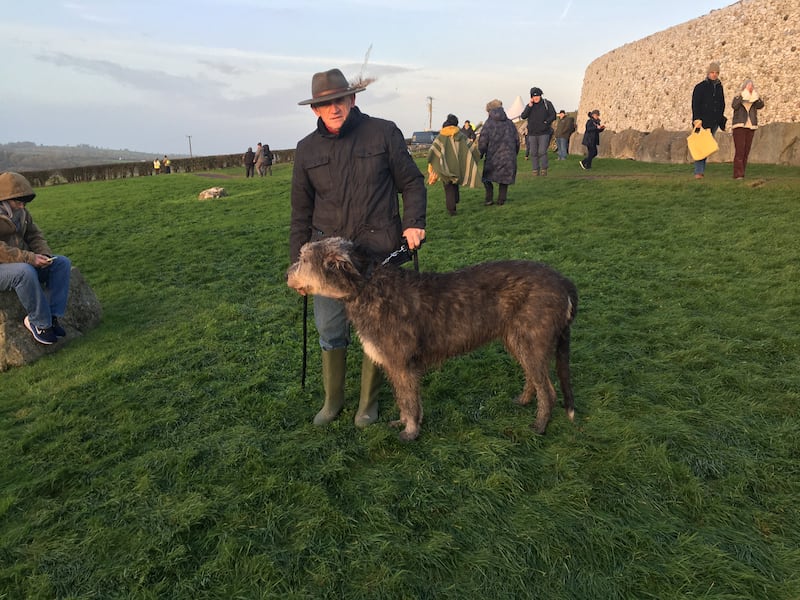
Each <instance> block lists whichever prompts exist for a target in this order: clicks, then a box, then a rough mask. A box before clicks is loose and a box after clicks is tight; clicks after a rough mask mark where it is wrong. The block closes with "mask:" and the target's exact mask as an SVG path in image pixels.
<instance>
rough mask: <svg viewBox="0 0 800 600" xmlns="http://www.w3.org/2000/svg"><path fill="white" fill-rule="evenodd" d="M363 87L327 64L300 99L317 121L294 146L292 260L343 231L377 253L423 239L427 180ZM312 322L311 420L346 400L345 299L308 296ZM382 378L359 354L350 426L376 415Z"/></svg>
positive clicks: (335, 411) (327, 415) (334, 412)
mask: <svg viewBox="0 0 800 600" xmlns="http://www.w3.org/2000/svg"><path fill="white" fill-rule="evenodd" d="M366 87H367V86H366V84H350V83H349V82H348V81H347V79H346V78H345V76H344V75H343V74H342V72H341V71H340V70H339V69H331V70H329V71H324V72H321V73H316V74H314V76H313V78H312V80H311V94H312V97H311V98H310V99H308V100H304V101H302V102H300V103H299V104H301V105H307V104H310V105H311V110H312V111H313V112H314V114H315V115H316V116H317V126H316V128H315V129H314V131H313V132H311V133H310V134H309V135H307V136H306V137H305V138H303V139H302V140H300V142H298V144H297V149H296V150H295V158H294V168H293V171H292V217H291V223H290V227H289V229H290V232H289V258H290V259H291V262H293V263H294V262H295V261H296V260H297V259H298V257H299V255H300V248H301V246H302V245H303V244H305V243H306V242H309V241H316V240H320V239H322V238H328V237H344V238H347V239H349V240H352V241H353V242H355V243H356V244H358V245H359V246H361V247H363V248H365V249H367V250H368V251H370V252H371V253H373V254H375V255H380V256H387V255H389V254H390V253H391V252H393V251H394V250H396V249H398V248H399V247H400V243H401V239H402V238H405V240H406V243H407V245H408V248H409V249H411V250H414V249H416V248H419V246H420V244H421V243H422V240H423V239H424V238H425V219H426V210H427V192H426V190H425V179H424V177H423V175H422V173H421V172H420V170H419V168H417V165H416V163H415V162H414V159H413V158H411V155H410V154H409V152H408V148H407V146H406V141H405V138H404V137H403V134H402V132H401V131H400V129H398V128H397V125H395V124H394V123H392V122H391V121H386V120H384V119H376V118H374V117H370V116H369V115H366V114H364V113H362V112H361V111H360V110H359V108H358V107H357V106H356V105H355V103H356V93H358V92H362V91H364V90H365V89H366ZM398 194H402V197H403V210H402V212H401V211H400V206H399V198H398ZM314 320H315V323H316V325H317V330H318V332H319V343H320V347H321V348H322V383H323V387H324V390H325V399H324V405H323V407H322V410H320V411H319V412H318V413H317V415H316V416H315V417H314V424H315V425H325V424H327V423H330V422H331V421H333V420H334V419H335V418H336V417H337V416H338V415H339V412H340V411H341V410H342V407H343V405H344V383H345V372H346V371H345V365H346V355H347V347H348V345H349V344H350V323H349V322H348V320H347V316H346V314H345V310H344V305H343V304H342V303H341V302H340V301H338V300H333V299H331V298H326V297H323V296H315V297H314ZM381 381H382V379H381V376H380V371H379V369H378V367H377V366H376V365H375V364H374V363H373V362H372V361H371V360H369V358H367V356H366V354H365V355H364V360H363V362H362V365H361V396H360V399H359V405H358V411H357V412H356V416H355V424H356V426H358V427H364V426H366V425H369V424H371V423H374V422H375V421H376V420H377V418H378V403H377V393H378V390H379V387H380V385H381Z"/></svg>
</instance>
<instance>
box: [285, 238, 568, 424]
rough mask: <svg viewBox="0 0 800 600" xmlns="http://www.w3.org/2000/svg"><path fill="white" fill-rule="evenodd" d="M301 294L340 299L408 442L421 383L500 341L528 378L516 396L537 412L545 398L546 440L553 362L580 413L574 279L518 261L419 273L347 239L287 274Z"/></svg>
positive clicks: (325, 243) (308, 250) (315, 248)
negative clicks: (380, 373) (573, 362)
mask: <svg viewBox="0 0 800 600" xmlns="http://www.w3.org/2000/svg"><path fill="white" fill-rule="evenodd" d="M287 279H288V284H289V286H290V287H291V288H293V289H295V290H297V291H298V292H300V293H301V294H315V295H321V296H327V297H329V298H335V299H337V300H340V301H342V302H343V303H344V305H345V308H346V310H347V315H348V317H349V318H350V321H351V322H352V324H353V326H354V327H355V329H356V331H357V332H358V335H359V337H360V338H361V342H362V345H363V347H364V352H365V353H366V354H367V355H368V356H369V357H370V358H371V359H372V360H373V361H374V362H375V363H377V364H379V365H381V367H383V369H384V371H385V372H386V375H387V377H388V379H389V381H390V382H391V384H392V386H393V388H394V393H395V400H396V402H397V406H398V408H399V409H400V420H399V421H395V422H393V423H392V425H395V426H400V425H403V426H405V429H404V430H403V431H402V432H401V433H400V438H401V439H403V440H413V439H415V438H416V437H417V436H418V435H419V427H420V423H421V422H422V405H421V402H420V378H421V377H422V375H423V374H424V373H425V372H426V371H427V370H428V369H429V368H430V367H432V366H435V365H437V364H440V363H441V362H443V361H444V360H445V359H447V358H449V357H451V356H455V355H458V354H463V353H465V352H469V351H471V350H474V349H475V348H477V347H479V346H481V345H483V344H486V343H487V342H490V341H492V340H495V339H501V340H503V342H504V344H505V347H506V349H507V350H508V351H509V353H511V355H512V356H514V358H516V359H517V361H518V362H519V363H520V365H521V366H522V369H523V371H524V372H525V387H524V388H523V390H522V393H521V394H520V395H519V396H518V397H517V398H516V400H515V402H517V403H518V404H523V405H524V404H528V403H529V402H530V401H531V398H532V397H533V394H534V392H535V393H536V397H537V401H538V409H537V415H536V422H535V423H534V424H533V425H531V427H533V428H534V429H535V430H536V431H537V432H538V433H544V431H545V428H546V427H547V423H548V421H549V420H550V413H551V411H552V409H553V407H554V406H555V404H556V392H555V389H554V388H553V385H552V383H551V382H550V375H549V372H550V362H551V360H552V359H553V356H554V355H555V362H556V372H557V374H558V379H559V382H560V384H561V392H562V394H563V396H564V408H565V409H566V411H567V415H568V417H569V419H570V420H573V418H574V414H575V405H574V398H573V395H572V386H571V384H570V371H569V343H570V324H571V323H572V321H573V319H574V318H575V314H576V311H577V308H578V292H577V290H576V288H575V286H574V285H573V283H572V282H571V281H569V280H568V279H567V278H565V277H563V276H562V275H561V274H559V273H558V272H556V271H555V270H553V269H551V268H550V267H548V266H547V265H544V264H541V263H535V262H529V261H521V260H509V261H499V262H490V263H484V264H479V265H475V266H472V267H467V268H465V269H461V270H460V271H454V272H451V273H416V272H415V271H413V270H411V269H403V268H400V267H396V266H383V265H380V264H378V263H376V262H374V261H372V260H371V259H370V257H369V256H368V255H367V254H365V253H363V252H361V251H360V250H359V249H357V248H355V247H354V246H353V244H352V243H351V242H349V241H347V240H344V239H342V238H328V239H324V240H320V241H318V242H313V243H308V244H306V245H305V246H303V248H302V249H301V251H300V258H299V260H298V261H297V262H296V263H295V264H293V265H292V266H291V267H290V268H289V271H288V273H287Z"/></svg>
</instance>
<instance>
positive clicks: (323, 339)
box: [314, 296, 350, 351]
mask: <svg viewBox="0 0 800 600" xmlns="http://www.w3.org/2000/svg"><path fill="white" fill-rule="evenodd" d="M314 323H315V324H316V326H317V331H318V332H319V346H320V348H322V349H323V350H325V351H328V350H333V349H334V348H347V346H348V345H349V344H350V321H348V320H347V315H346V314H345V311H344V304H342V303H341V302H339V301H338V300H333V299H332V298H328V297H326V296H314Z"/></svg>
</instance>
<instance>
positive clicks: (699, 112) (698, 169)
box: [692, 62, 727, 179]
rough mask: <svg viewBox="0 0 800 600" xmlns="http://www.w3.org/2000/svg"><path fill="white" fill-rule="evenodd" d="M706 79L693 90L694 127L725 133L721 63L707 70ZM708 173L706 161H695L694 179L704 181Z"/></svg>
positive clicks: (714, 64) (712, 132) (709, 66)
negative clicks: (720, 75)
mask: <svg viewBox="0 0 800 600" xmlns="http://www.w3.org/2000/svg"><path fill="white" fill-rule="evenodd" d="M706 73H707V74H706V78H705V79H704V80H703V81H701V82H700V83H698V84H697V85H696V86H694V90H692V127H693V128H694V129H697V128H699V127H702V128H703V129H710V130H711V135H714V134H715V133H716V132H717V129H718V128H719V129H722V130H723V131H725V122H726V121H727V119H726V118H725V115H724V112H725V91H724V90H723V88H722V82H721V81H720V80H719V63H717V62H712V63H711V64H709V65H708V69H707V70H706ZM705 172H706V159H705V158H704V159H702V160H696V161H694V178H695V179H702V178H703V177H704V176H705Z"/></svg>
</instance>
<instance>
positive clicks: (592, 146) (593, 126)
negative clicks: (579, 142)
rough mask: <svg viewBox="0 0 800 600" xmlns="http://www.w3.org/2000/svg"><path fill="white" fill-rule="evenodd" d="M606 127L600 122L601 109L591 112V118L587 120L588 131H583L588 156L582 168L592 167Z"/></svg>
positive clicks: (581, 163) (582, 162)
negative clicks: (601, 133) (601, 134)
mask: <svg viewBox="0 0 800 600" xmlns="http://www.w3.org/2000/svg"><path fill="white" fill-rule="evenodd" d="M605 128H606V126H605V125H601V124H600V111H599V110H597V109H595V110H593V111H592V112H590V113H589V120H588V121H586V131H584V132H583V145H584V146H586V149H587V151H588V153H587V156H586V158H584V159H583V160H582V161H581V162H580V165H581V169H584V170H585V169H591V168H592V160H594V157H595V156H597V147H598V146H599V145H600V132H601V131H603V130H604V129H605Z"/></svg>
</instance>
